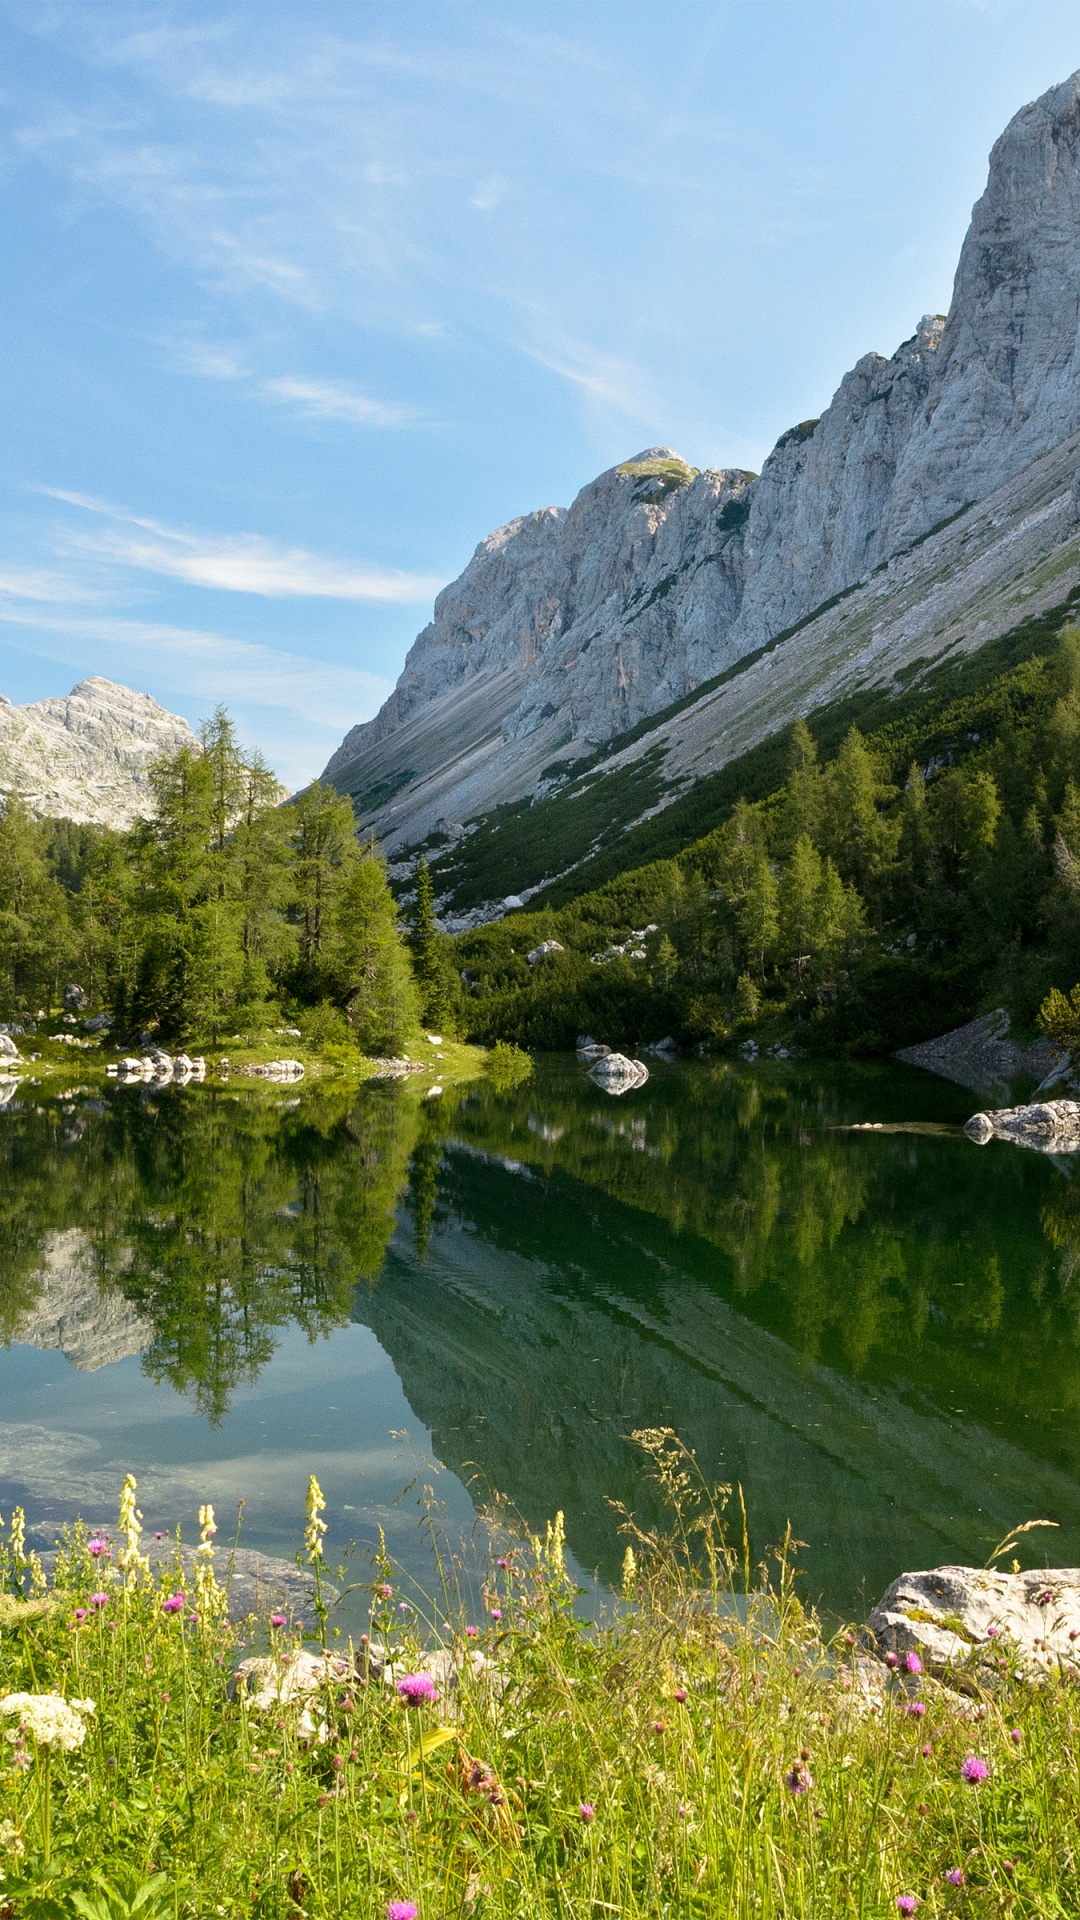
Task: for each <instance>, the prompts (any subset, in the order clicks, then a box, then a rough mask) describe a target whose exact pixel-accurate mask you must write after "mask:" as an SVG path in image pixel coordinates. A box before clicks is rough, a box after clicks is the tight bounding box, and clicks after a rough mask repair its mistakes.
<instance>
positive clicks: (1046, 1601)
mask: <svg viewBox="0 0 1080 1920" xmlns="http://www.w3.org/2000/svg"><path fill="white" fill-rule="evenodd" d="M1035 1604H1036V1606H1038V1607H1052V1606H1053V1604H1054V1593H1053V1589H1052V1588H1051V1587H1046V1588H1044V1590H1043V1592H1042V1593H1040V1594H1039V1596H1038V1598H1037V1600H1036V1602H1035Z"/></svg>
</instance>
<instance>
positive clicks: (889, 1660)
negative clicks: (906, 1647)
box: [885, 1653, 899, 1667]
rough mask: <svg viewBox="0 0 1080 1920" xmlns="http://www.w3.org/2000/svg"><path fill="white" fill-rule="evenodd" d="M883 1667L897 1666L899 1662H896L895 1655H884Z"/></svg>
mask: <svg viewBox="0 0 1080 1920" xmlns="http://www.w3.org/2000/svg"><path fill="white" fill-rule="evenodd" d="M885 1665H886V1666H887V1667H895V1666H898V1665H899V1661H898V1660H897V1658H896V1655H895V1653H887V1654H886V1655H885Z"/></svg>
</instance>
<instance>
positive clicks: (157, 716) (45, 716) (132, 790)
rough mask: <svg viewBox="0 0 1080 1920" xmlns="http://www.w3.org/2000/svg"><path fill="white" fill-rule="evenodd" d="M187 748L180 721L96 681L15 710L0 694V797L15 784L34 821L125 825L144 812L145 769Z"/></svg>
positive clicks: (143, 698)
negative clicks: (74, 821)
mask: <svg viewBox="0 0 1080 1920" xmlns="http://www.w3.org/2000/svg"><path fill="white" fill-rule="evenodd" d="M195 745H196V740H195V735H194V734H193V733H192V731H191V728H190V727H189V726H188V723H187V721H186V720H181V719H180V718H179V716H178V715H177V714H175V713H169V712H167V711H166V709H165V708H164V707H161V706H159V705H158V703H157V701H156V700H152V699H151V697H150V695H149V694H148V693H134V692H132V690H131V688H130V687H121V686H117V684H116V683H115V681H113V680H102V679H101V678H100V677H99V676H97V675H94V676H92V677H91V678H90V679H89V680H80V681H79V684H78V686H77V687H73V688H72V690H71V692H70V693H69V694H66V695H63V696H60V697H58V698H56V699H51V700H36V701H33V702H31V703H30V704H28V705H27V706H22V707H17V706H15V705H13V703H12V702H11V701H10V700H9V699H7V698H6V696H5V695H3V694H0V792H3V791H7V790H9V789H10V788H11V787H15V786H17V787H18V789H19V792H20V793H21V794H22V797H23V799H24V800H25V801H26V803H27V805H28V806H29V808H30V810H31V812H33V813H35V814H36V815H37V816H38V818H39V819H46V820H56V819H62V820H77V821H95V822H96V823H97V824H99V825H101V826H108V827H129V826H130V825H131V823H132V821H133V820H137V819H138V818H139V816H140V815H141V814H143V813H146V812H147V811H148V810H149V804H150V782H149V769H150V765H151V763H152V762H153V761H154V760H156V759H157V757H158V755H159V754H163V753H175V752H176V751H177V750H178V748H180V747H193V746H195Z"/></svg>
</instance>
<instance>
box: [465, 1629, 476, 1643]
mask: <svg viewBox="0 0 1080 1920" xmlns="http://www.w3.org/2000/svg"><path fill="white" fill-rule="evenodd" d="M465 1632H466V1635H467V1637H468V1638H469V1639H470V1640H475V1639H476V1635H477V1632H478V1629H477V1628H476V1627H466V1629H465Z"/></svg>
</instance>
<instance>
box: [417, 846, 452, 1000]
mask: <svg viewBox="0 0 1080 1920" xmlns="http://www.w3.org/2000/svg"><path fill="white" fill-rule="evenodd" d="M409 950H410V952H411V954H412V963H413V973H414V975H415V977H416V985H417V990H418V992H419V995H420V1015H421V1018H422V1019H423V1020H424V1021H425V1022H426V1024H427V1025H428V1026H432V1027H438V1029H439V1030H440V1032H441V1031H442V1029H443V1028H444V1027H446V1026H448V1025H449V1013H450V1007H449V997H450V996H449V991H448V987H449V983H448V980H447V963H446V960H445V958H444V954H443V940H442V936H441V934H440V933H439V929H438V926H437V925H436V922H435V888H434V886H433V884H432V879H431V872H430V869H429V867H428V863H427V861H426V860H425V858H424V856H423V854H421V855H420V858H419V860H418V861H417V864H416V898H415V901H414V903H413V910H412V926H411V929H410V932H409Z"/></svg>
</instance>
